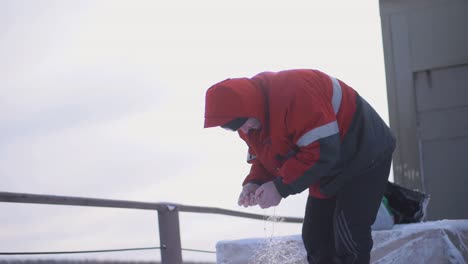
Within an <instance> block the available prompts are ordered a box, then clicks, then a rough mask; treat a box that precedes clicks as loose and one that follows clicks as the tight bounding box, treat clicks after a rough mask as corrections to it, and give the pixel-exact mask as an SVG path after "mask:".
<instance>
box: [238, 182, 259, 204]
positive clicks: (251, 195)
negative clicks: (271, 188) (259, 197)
mask: <svg viewBox="0 0 468 264" xmlns="http://www.w3.org/2000/svg"><path fill="white" fill-rule="evenodd" d="M258 187H260V185H258V184H254V183H247V184H246V185H244V187H243V188H242V192H241V193H240V195H239V200H238V201H237V204H238V205H239V206H244V207H249V206H254V205H257V201H256V199H255V191H256V190H257V189H258Z"/></svg>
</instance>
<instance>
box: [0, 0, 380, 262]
mask: <svg viewBox="0 0 468 264" xmlns="http://www.w3.org/2000/svg"><path fill="white" fill-rule="evenodd" d="M291 68H315V69H319V70H322V71H324V72H327V73H329V74H331V75H333V76H335V77H337V78H339V79H342V80H343V81H345V82H346V83H348V84H349V85H351V86H352V87H354V88H355V89H356V90H357V91H358V92H359V93H360V94H361V95H362V96H363V97H365V98H366V99H367V100H368V101H369V102H370V103H371V104H373V105H374V106H375V108H376V110H377V111H378V112H379V113H380V114H381V116H382V117H383V119H384V120H386V121H388V110H387V96H386V90H385V89H386V84H385V71H384V63H383V47H382V40H381V29H380V17H379V9H378V1H375V0H372V1H371V0H365V1H338V0H334V1H331V0H330V1H315V0H314V1H310V0H309V1H263V0H261V1H247V0H245V1H244V0H242V1H240V0H238V1H219V0H217V1H216V0H213V1H206V0H201V1H189V0H187V1H82V0H80V1H46V0H43V1H22V0H11V1H10V0H0V177H1V180H0V191H7V192H24V193H38V194H54V195H66V196H80V197H95V198H109V199H121V200H136V201H150V202H162V201H169V202H174V203H181V204H187V205H200V206H203V205H204V206H214V207H221V208H226V209H234V210H240V211H245V212H253V213H260V214H265V215H272V214H273V213H276V214H277V215H284V216H297V217H302V216H303V210H304V205H305V200H306V198H307V192H304V193H302V194H300V195H296V196H293V197H288V199H286V200H283V202H282V203H281V205H280V206H279V207H277V208H276V209H275V211H273V209H268V210H261V209H258V208H249V209H244V208H241V207H238V206H237V197H238V194H239V192H240V187H241V182H242V180H243V178H244V177H245V175H246V174H247V173H248V170H249V167H248V165H247V164H246V162H245V157H246V151H247V148H246V146H245V144H244V143H243V142H242V141H241V140H240V139H239V138H238V137H237V135H236V134H234V133H230V132H227V131H224V130H222V129H216V128H215V129H203V128H202V127H203V112H204V96H205V91H206V89H207V88H208V87H209V86H211V85H212V84H214V83H216V82H218V81H221V80H224V79H226V78H230V77H251V76H253V75H255V74H257V73H259V72H262V71H278V70H285V69H291ZM0 210H1V212H2V213H1V214H0V252H8V251H56V250H82V249H104V248H122V247H145V246H158V245H159V237H158V227H157V214H156V213H155V212H147V211H133V210H119V209H102V208H101V209H99V208H98V209H93V208H80V207H64V206H42V205H21V204H6V203H3V204H1V203H0ZM180 218H181V230H182V246H183V247H184V248H192V249H203V250H214V246H215V243H216V241H219V240H229V239H238V238H250V237H263V236H265V235H266V234H267V233H268V232H271V231H269V227H268V226H267V225H266V224H265V222H263V221H256V220H243V219H239V218H233V217H224V216H216V215H198V214H186V213H182V214H181V216H180ZM300 228H301V227H300V225H298V224H286V225H281V226H277V227H275V231H274V232H275V233H274V235H283V234H299V233H300ZM128 256H130V257H131V258H134V259H138V258H140V259H150V258H153V257H154V258H156V259H158V258H159V252H145V253H126V254H123V253H117V254H116V253H113V254H107V255H105V256H103V258H127V257H128ZM48 257H50V256H48ZM73 257H77V256H73ZM80 257H84V256H80ZM86 257H88V258H94V257H96V256H94V255H87V256H86ZM184 258H185V259H196V260H198V259H200V260H201V259H207V260H214V259H215V256H214V255H213V254H211V255H210V254H201V253H186V252H184ZM0 259H1V257H0Z"/></svg>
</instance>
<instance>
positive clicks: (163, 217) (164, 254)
mask: <svg viewBox="0 0 468 264" xmlns="http://www.w3.org/2000/svg"><path fill="white" fill-rule="evenodd" d="M158 220H159V240H160V243H161V263H162V264H182V246H181V242H180V227H179V208H177V206H176V205H169V204H168V205H166V208H165V209H163V210H158Z"/></svg>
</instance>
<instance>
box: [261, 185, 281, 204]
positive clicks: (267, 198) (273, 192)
mask: <svg viewBox="0 0 468 264" xmlns="http://www.w3.org/2000/svg"><path fill="white" fill-rule="evenodd" d="M255 199H256V200H257V203H258V205H260V207H261V208H268V207H271V206H277V205H278V204H279V203H280V202H281V199H283V197H281V195H280V194H279V192H278V190H277V189H276V186H275V184H274V183H273V181H269V182H267V183H265V184H263V185H262V186H260V187H259V188H258V189H257V191H255Z"/></svg>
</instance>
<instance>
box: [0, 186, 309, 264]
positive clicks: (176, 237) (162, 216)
mask: <svg viewBox="0 0 468 264" xmlns="http://www.w3.org/2000/svg"><path fill="white" fill-rule="evenodd" d="M0 202H7V203H29V204H47V205H72V206H90V207H107V208H122V209H140V210H155V211H157V212H158V219H159V240H160V244H161V246H160V247H159V248H160V249H161V262H162V263H163V264H182V263H183V262H182V246H181V241H180V224H179V212H187V213H203V214H218V215H228V216H236V217H243V218H250V219H257V220H265V216H263V215H259V214H251V213H244V212H239V211H233V210H227V209H222V208H216V207H202V206H190V205H182V204H173V203H150V202H136V201H125V200H111V199H97V198H84V197H71V196H58V195H44V194H31V193H12V192H0ZM278 218H281V219H282V222H285V223H302V222H303V219H302V218H297V217H278Z"/></svg>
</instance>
